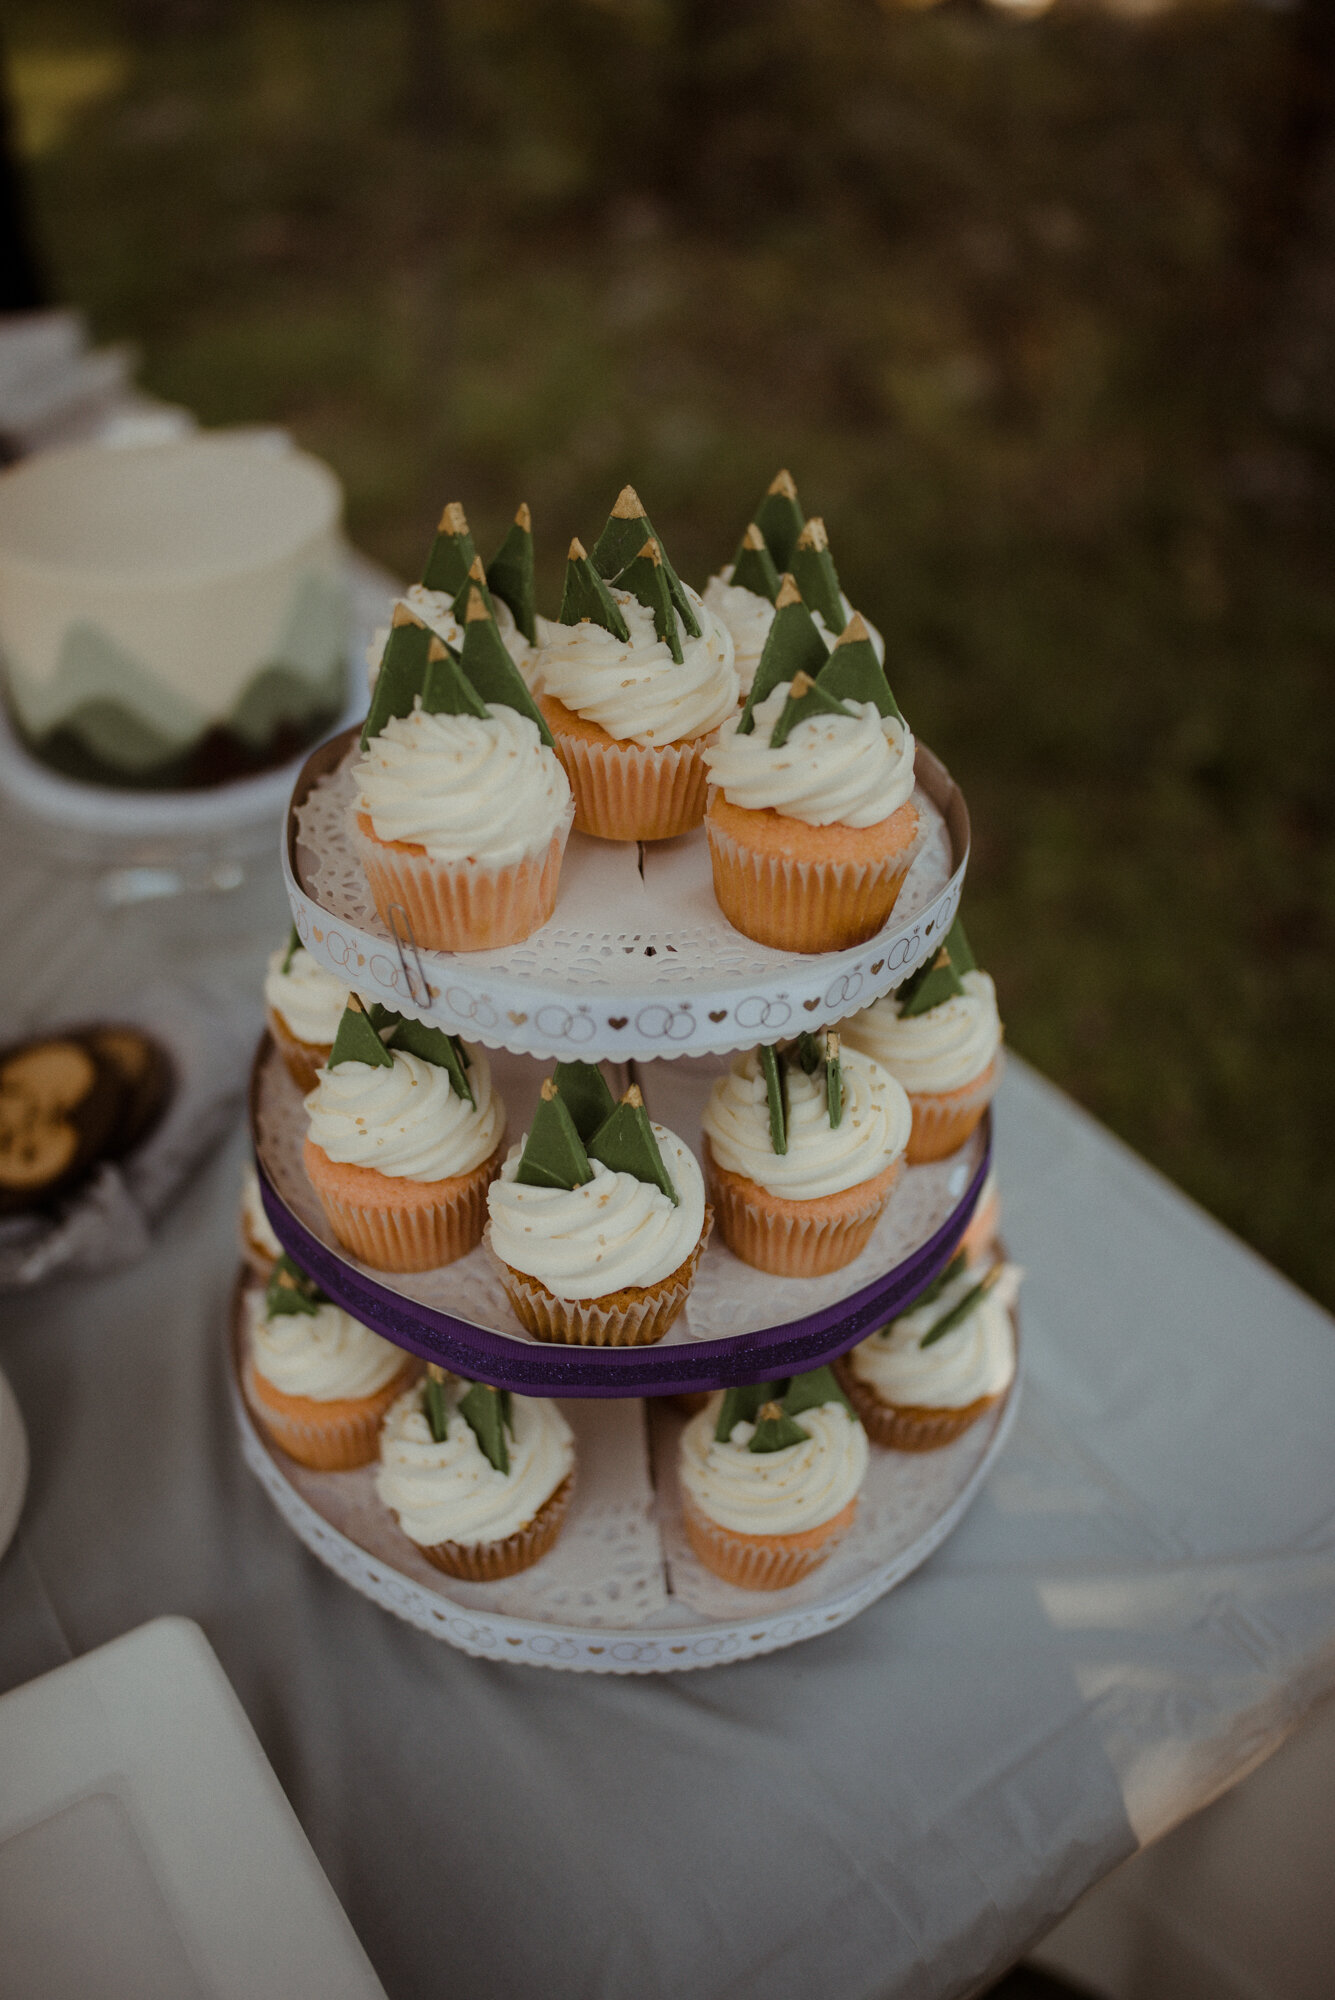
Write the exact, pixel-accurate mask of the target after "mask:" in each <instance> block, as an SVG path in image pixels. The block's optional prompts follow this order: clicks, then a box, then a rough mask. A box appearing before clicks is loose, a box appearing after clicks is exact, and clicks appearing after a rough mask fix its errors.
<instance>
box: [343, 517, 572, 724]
mask: <svg viewBox="0 0 1335 2000" xmlns="http://www.w3.org/2000/svg"><path fill="white" fill-rule="evenodd" d="M479 579H480V580H481V581H482V583H483V584H484V586H485V587H486V588H487V589H488V590H489V591H490V593H491V599H492V609H493V612H494V614H495V618H496V626H497V630H498V631H499V633H500V636H501V639H502V641H503V643H504V645H505V649H506V651H507V652H508V653H509V655H510V657H511V659H512V660H513V661H514V663H515V665H516V666H517V667H518V668H519V670H520V672H521V673H524V672H526V671H527V670H528V668H529V667H530V666H531V665H532V661H533V648H534V644H535V642H536V638H537V623H536V614H535V607H534V587H533V524H532V519H531V517H530V514H529V510H528V508H527V507H526V506H523V505H521V506H520V508H519V511H518V512H517V513H516V515H515V518H514V525H513V526H512V527H511V528H510V530H509V533H508V534H507V535H506V537H505V540H504V541H503V542H502V543H501V546H500V548H499V549H498V550H497V551H496V554H495V555H494V556H493V557H492V559H491V561H490V563H488V564H487V565H486V567H485V569H484V568H483V566H482V562H481V558H480V557H479V556H478V554H477V551H476V549H475V548H474V546H473V537H472V535H471V534H470V533H469V531H468V522H467V519H466V518H465V515H464V510H463V508H462V507H461V506H460V505H459V503H458V501H457V500H452V501H451V502H450V504H449V506H448V507H446V509H445V511H444V513H443V514H442V515H441V517H440V526H439V528H438V529H437V531H436V538H435V540H434V541H433V543H432V544H431V551H430V554H429V555H428V556H427V559H426V567H425V569H424V570H423V572H422V581H421V582H420V583H413V584H409V586H408V589H407V590H406V591H405V592H404V594H403V596H402V597H399V598H396V599H395V608H396V609H398V608H400V607H401V608H402V609H403V610H405V611H407V612H409V613H410V614H411V615H412V616H413V617H414V618H416V619H418V620H419V621H420V622H421V623H422V624H423V625H424V626H426V627H427V629H428V630H429V631H431V632H434V633H435V634H436V636H437V638H439V639H442V640H444V642H445V644H446V645H447V646H452V647H453V648H454V649H455V651H456V652H457V651H458V650H459V648H460V647H461V646H462V644H463V624H464V615H463V610H462V609H460V608H458V607H457V603H456V601H457V599H458V597H459V594H460V592H461V590H463V588H464V586H465V584H466V583H467V582H469V581H473V582H476V581H478V580H479ZM389 634H390V627H389V626H387V625H382V626H381V627H380V628H379V629H378V630H377V631H376V632H375V633H374V634H373V636H372V639H371V643H370V645H369V646H368V647H367V650H366V670H367V676H368V680H369V683H370V686H371V688H372V689H374V687H375V683H376V678H377V676H378V674H379V672H380V663H381V660H382V659H383V657H384V652H385V646H386V644H387V642H388V639H389Z"/></svg>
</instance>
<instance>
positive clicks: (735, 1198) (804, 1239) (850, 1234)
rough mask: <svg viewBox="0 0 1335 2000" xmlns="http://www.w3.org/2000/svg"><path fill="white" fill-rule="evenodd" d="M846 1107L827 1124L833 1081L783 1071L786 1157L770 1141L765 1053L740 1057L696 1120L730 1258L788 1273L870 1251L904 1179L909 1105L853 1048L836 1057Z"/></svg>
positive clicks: (790, 1067) (810, 1273) (799, 1274)
mask: <svg viewBox="0 0 1335 2000" xmlns="http://www.w3.org/2000/svg"><path fill="white" fill-rule="evenodd" d="M838 1062H839V1070H840V1074H841V1077H842V1085H843V1109H842V1115H841V1117H840V1119H839V1122H838V1124H837V1125H836V1124H832V1123H831V1120H830V1105H829V1097H828V1092H827V1082H826V1077H825V1075H824V1073H823V1071H821V1070H815V1071H813V1072H811V1073H808V1072H807V1071H806V1070H805V1069H804V1068H803V1067H802V1065H801V1063H800V1062H790V1063H788V1064H787V1067H786V1075H785V1079H784V1086H783V1093H782V1094H783V1096H784V1098H785V1100H786V1106H787V1132H786V1135H785V1136H786V1150H785V1151H783V1152H780V1151H778V1150H777V1149H776V1146H775V1129H774V1123H773V1119H772V1117H771V1108H770V1096H771V1093H770V1087H769V1085H768V1083H767V1080H766V1075H765V1070H764V1066H763V1058H762V1052H761V1051H759V1050H752V1051H751V1052H750V1053H749V1054H747V1055H741V1056H736V1057H734V1059H733V1063H732V1067H731V1069H730V1070H729V1072H728V1074H727V1075H726V1076H723V1077H720V1078H718V1080H717V1081H716V1082H715V1084H714V1086H713V1088H712V1089H711V1091H710V1093H709V1099H708V1102H707V1103H706V1105H705V1112H704V1117H703V1119H702V1120H701V1125H702V1129H703V1132H704V1141H705V1155H704V1165H705V1175H706V1179H707V1182H708V1186H709V1198H710V1200H711V1202H712V1203H713V1205H714V1210H715V1213H716V1215H717V1217H718V1225H719V1232H720V1234H721V1235H722V1237H723V1240H724V1242H725V1243H726V1244H727V1246H728V1248H729V1249H730V1250H731V1251H732V1252H733V1254H734V1256H737V1257H740V1258H741V1259H742V1261H743V1263H746V1264H751V1265H754V1266H755V1268H756V1269H757V1270H761V1271H773V1272H776V1273H778V1274H779V1275H780V1276H782V1277H789V1278H813V1277H818V1276H820V1275H822V1274H823V1273H825V1272H827V1271H838V1270H842V1269H843V1267H844V1265H846V1264H851V1263H852V1261H853V1259H854V1258H855V1257H856V1256H858V1255H859V1253H860V1252H861V1251H862V1250H864V1249H865V1248H866V1246H867V1244H868V1242H869V1241H870V1240H871V1235H872V1231H873V1230H874V1229H875V1227H876V1224H877V1221H878V1219H879V1217H880V1215H881V1212H882V1210H883V1209H884V1207H885V1205H886V1202H887V1201H888V1200H889V1198H890V1192H891V1189H892V1188H893V1187H894V1185H895V1182H896V1180H897V1179H898V1177H899V1171H900V1167H901V1165H902V1163H903V1158H904V1149H905V1147H906V1145H907V1144H908V1136H909V1127H910V1123H911V1117H910V1112H909V1105H908V1099H907V1097H906V1096H905V1095H904V1092H903V1090H902V1089H901V1088H900V1086H899V1085H898V1084H897V1083H896V1082H895V1080H894V1078H893V1077H892V1076H889V1075H887V1074H886V1072H885V1071H884V1070H882V1069H880V1068H879V1067H878V1066H877V1065H876V1064H875V1063H874V1062H872V1061H870V1060H869V1059H868V1058H867V1057H866V1056H864V1055H861V1054H859V1053H858V1052H857V1051H856V1050H842V1049H841V1050H840V1051H839V1056H838Z"/></svg>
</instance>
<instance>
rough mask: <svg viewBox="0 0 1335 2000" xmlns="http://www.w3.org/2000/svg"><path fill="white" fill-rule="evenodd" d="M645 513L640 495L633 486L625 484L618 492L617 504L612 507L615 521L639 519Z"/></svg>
mask: <svg viewBox="0 0 1335 2000" xmlns="http://www.w3.org/2000/svg"><path fill="white" fill-rule="evenodd" d="M643 513H644V508H643V507H642V506H641V505H640V496H639V494H638V493H637V492H636V491H635V488H634V487H633V486H623V487H622V489H621V491H620V492H619V493H618V494H617V497H616V505H615V506H614V507H613V509H612V519H613V520H614V521H638V520H639V519H640V517H641V515H642V514H643Z"/></svg>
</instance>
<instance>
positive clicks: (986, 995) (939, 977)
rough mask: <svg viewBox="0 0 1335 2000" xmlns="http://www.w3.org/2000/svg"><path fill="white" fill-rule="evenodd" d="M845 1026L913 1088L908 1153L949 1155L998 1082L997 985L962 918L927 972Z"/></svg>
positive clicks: (854, 1041)
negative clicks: (979, 963) (976, 959)
mask: <svg viewBox="0 0 1335 2000" xmlns="http://www.w3.org/2000/svg"><path fill="white" fill-rule="evenodd" d="M943 954H944V959H945V962H944V964H943V963H941V962H940V961H941V959H942V955H943ZM924 975H925V977H924ZM927 979H930V980H931V982H932V983H931V984H930V985H928V984H927V983H926V981H927ZM915 989H916V991H915ZM923 1002H930V1003H931V1004H930V1005H923V1004H922V1003H923ZM840 1033H841V1035H842V1036H843V1038H844V1040H845V1041H846V1042H847V1043H849V1044H850V1046H851V1047H853V1048H855V1049H862V1050H863V1051H865V1053H866V1054H867V1055H869V1056H871V1057H872V1058H873V1060H874V1061H876V1062H878V1063H880V1065H881V1067H882V1068H883V1069H887V1070H889V1072H890V1074H891V1075H892V1076H893V1077H895V1078H897V1079H898V1081H899V1082H900V1083H902V1084H903V1086H904V1088H905V1090H906V1091H907V1092H908V1095H909V1103H910V1104H911V1105H912V1107H913V1131H912V1134H911V1135H910V1138H909V1149H908V1157H909V1161H910V1163H911V1164H912V1165H914V1166H917V1165H919V1164H921V1163H923V1162H926V1161H929V1160H940V1159H944V1158H945V1157H946V1155H947V1154H948V1153H953V1152H955V1151H956V1150H957V1148H958V1147H960V1146H962V1145H963V1144H964V1142H965V1140H966V1139H967V1138H968V1137H969V1136H970V1134H971V1133H972V1132H973V1131H974V1129H975V1128H976V1126H977V1125H978V1123H979V1121H980V1119H981V1118H982V1115H983V1113H984V1111H985V1110H986V1109H987V1107H988V1105H989V1104H990V1103H991V1101H992V1098H993V1096H994V1095H995V1093H996V1088H997V1084H998V1083H999V1082H1000V1078H1001V1017H1000V1015H999V1014H998V1012H997V993H996V988H995V986H994V985H993V984H992V981H991V979H990V978H989V977H988V975H987V973H985V972H979V971H978V970H977V968H976V967H975V966H974V964H973V957H972V953H971V952H970V951H969V947H968V941H967V939H966V938H965V936H964V930H963V926H962V925H961V924H960V923H959V921H958V920H956V922H955V923H954V924H953V925H952V927H951V930H950V932H949V934H948V936H947V938H946V942H945V945H944V946H943V947H942V950H941V952H939V953H938V954H937V956H936V958H934V959H933V960H931V961H930V962H929V963H928V965H927V966H926V967H925V968H924V971H923V973H920V974H918V975H915V978H914V979H913V980H910V981H907V982H906V983H905V984H904V985H903V986H901V987H900V988H899V989H898V990H897V991H896V992H894V993H887V994H886V996H885V997H884V999H881V1000H876V1001H874V1002H873V1003H872V1005H871V1006H870V1007H864V1008H863V1010H862V1012H861V1013H860V1014H854V1015H853V1016H852V1017H851V1018H850V1019H849V1020H847V1021H845V1022H844V1023H843V1024H842V1026H841V1028H840Z"/></svg>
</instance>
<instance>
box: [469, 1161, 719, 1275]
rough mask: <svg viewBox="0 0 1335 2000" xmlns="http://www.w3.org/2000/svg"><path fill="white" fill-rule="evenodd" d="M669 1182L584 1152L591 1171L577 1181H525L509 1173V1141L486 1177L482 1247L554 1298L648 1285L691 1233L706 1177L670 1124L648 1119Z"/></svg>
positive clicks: (679, 1257) (675, 1258)
mask: <svg viewBox="0 0 1335 2000" xmlns="http://www.w3.org/2000/svg"><path fill="white" fill-rule="evenodd" d="M654 1136H655V1138H656V1139H657V1140H658V1145H659V1150H660V1152H661V1153H662V1155H663V1164H664V1165H665V1166H666V1168H667V1170H668V1173H669V1175H670V1176H671V1179H672V1185H673V1187H674V1188H675V1189H676V1190H677V1197H678V1199H677V1204H676V1206H675V1207H674V1206H673V1204H672V1203H671V1202H670V1201H669V1200H668V1198H667V1196H666V1195H665V1194H664V1193H663V1190H662V1189H661V1188H658V1187H653V1186H651V1185H650V1184H649V1183H648V1182H647V1181H638V1180H636V1178H635V1176H634V1175H633V1174H618V1173H613V1172H612V1170H611V1168H610V1167H605V1166H604V1165H603V1164H602V1162H601V1160H591V1161H590V1162H589V1164H590V1166H591V1167H592V1168H593V1179H592V1180H591V1181H586V1182H585V1184H584V1186H583V1187H577V1188H569V1189H567V1188H543V1187H529V1186H527V1185H526V1184H525V1183H524V1182H522V1181H517V1180H516V1179H515V1173H516V1171H517V1169H518V1166H519V1161H520V1156H521V1154H522V1153H523V1150H524V1148H523V1146H522V1144H521V1145H518V1146H515V1147H513V1148H512V1149H511V1151H510V1155H509V1158H508V1159H507V1160H506V1162H505V1165H504V1166H503V1167H502V1168H501V1173H500V1178H499V1180H495V1181H493V1182H492V1184H491V1188H490V1190H489V1192H488V1195H487V1204H488V1207H489V1209H490V1211H491V1247H492V1249H493V1250H494V1251H495V1253H496V1255H497V1256H498V1257H499V1258H501V1260H502V1261H503V1262H504V1263H506V1264H509V1265H510V1266H511V1268H512V1269H513V1270H516V1271H522V1272H524V1274H525V1275H526V1276H527V1277H530V1278H537V1279H538V1280H539V1282H540V1283H542V1284H544V1285H546V1287H547V1289H548V1291H549V1292H552V1293H554V1294H555V1296H556V1297H557V1298H558V1299H600V1298H605V1297H606V1296H607V1294H608V1293H609V1292H619V1291H620V1290H621V1289H622V1287H623V1286H625V1285H656V1284H657V1283H658V1281H659V1279H660V1278H666V1277H669V1276H670V1275H671V1274H672V1272H673V1271H675V1270H676V1269H677V1267H678V1265H679V1264H684V1263H685V1262H686V1259H687V1258H688V1257H689V1256H690V1254H691V1252H692V1251H693V1250H694V1248H695V1246H696V1244H697V1243H698V1242H699V1241H700V1231H701V1230H702V1229H703V1228H704V1226H705V1184H704V1178H703V1176H702V1174H701V1172H700V1168H699V1165H698V1164H697V1162H696V1158H695V1155H694V1153H692V1152H691V1150H690V1148H689V1147H688V1146H685V1145H683V1144H682V1142H681V1140H680V1139H679V1138H678V1137H677V1135H676V1133H675V1132H669V1131H668V1129H667V1127H666V1126H664V1125H655V1126H654Z"/></svg>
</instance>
